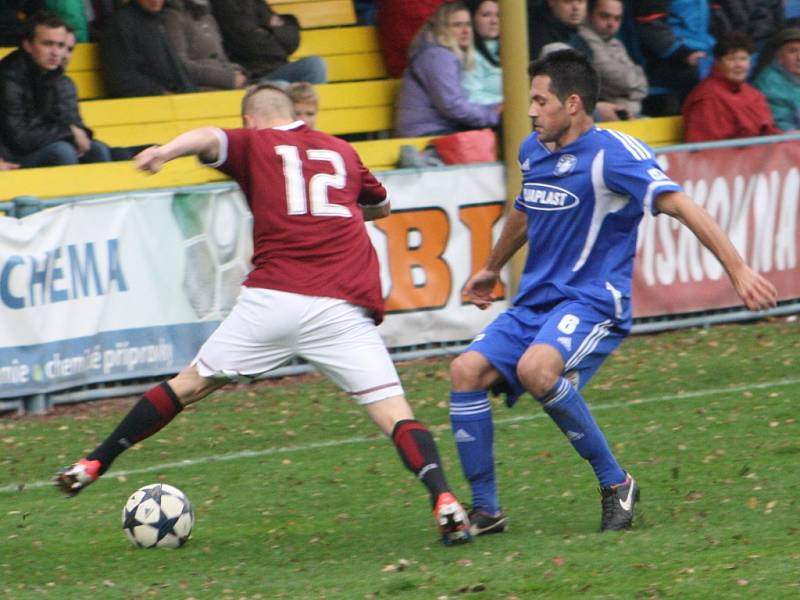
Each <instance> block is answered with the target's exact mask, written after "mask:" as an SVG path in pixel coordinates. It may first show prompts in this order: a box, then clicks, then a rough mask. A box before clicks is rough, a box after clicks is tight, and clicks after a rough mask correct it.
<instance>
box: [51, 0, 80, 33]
mask: <svg viewBox="0 0 800 600" xmlns="http://www.w3.org/2000/svg"><path fill="white" fill-rule="evenodd" d="M47 9H48V10H50V11H51V12H53V13H55V14H57V15H58V16H59V17H61V19H62V20H63V21H64V23H66V24H67V27H69V28H70V29H71V30H72V31H73V32H74V33H75V38H76V39H77V40H78V41H79V42H88V41H89V22H88V21H87V19H86V4H85V2H84V0H47Z"/></svg>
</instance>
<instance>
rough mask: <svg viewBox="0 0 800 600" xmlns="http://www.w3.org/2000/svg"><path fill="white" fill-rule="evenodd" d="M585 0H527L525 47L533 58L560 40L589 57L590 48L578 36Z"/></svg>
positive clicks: (584, 13) (583, 19) (585, 6)
mask: <svg viewBox="0 0 800 600" xmlns="http://www.w3.org/2000/svg"><path fill="white" fill-rule="evenodd" d="M586 8H587V0H547V1H546V2H545V1H544V0H528V50H529V53H530V59H531V60H536V59H537V58H539V54H540V53H541V51H542V48H544V47H545V46H547V45H548V44H552V43H555V42H562V43H564V44H567V45H568V46H570V47H571V48H574V49H575V50H577V51H579V52H582V53H583V54H585V55H586V56H588V57H591V55H592V51H591V49H590V48H589V45H588V44H587V43H586V42H585V41H584V39H583V38H582V37H581V36H580V35H578V26H579V25H580V24H581V23H583V22H584V21H585V20H586Z"/></svg>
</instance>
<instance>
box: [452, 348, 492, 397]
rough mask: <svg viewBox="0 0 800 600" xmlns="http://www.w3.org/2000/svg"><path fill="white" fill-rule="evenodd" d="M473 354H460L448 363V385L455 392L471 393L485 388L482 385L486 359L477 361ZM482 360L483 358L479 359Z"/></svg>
mask: <svg viewBox="0 0 800 600" xmlns="http://www.w3.org/2000/svg"><path fill="white" fill-rule="evenodd" d="M474 355H475V353H474V352H465V353H464V354H460V355H459V356H457V357H456V358H455V360H453V362H452V363H450V385H451V387H452V388H453V390H455V391H459V392H461V391H473V390H482V389H485V388H486V385H485V384H484V383H483V379H484V371H485V368H484V364H483V363H485V362H486V359H483V360H479V359H478V357H476V356H474ZM480 358H483V357H480Z"/></svg>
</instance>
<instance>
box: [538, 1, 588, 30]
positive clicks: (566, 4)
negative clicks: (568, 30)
mask: <svg viewBox="0 0 800 600" xmlns="http://www.w3.org/2000/svg"><path fill="white" fill-rule="evenodd" d="M547 2H548V4H549V5H550V10H551V11H552V12H553V16H554V17H555V18H556V19H558V20H559V21H561V22H562V23H564V25H569V26H570V27H577V26H578V25H580V24H581V23H583V21H584V20H585V19H586V0H547Z"/></svg>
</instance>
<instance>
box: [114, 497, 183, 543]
mask: <svg viewBox="0 0 800 600" xmlns="http://www.w3.org/2000/svg"><path fill="white" fill-rule="evenodd" d="M193 525H194V512H193V511H192V504H191V502H189V498H187V497H186V494H184V493H183V492H182V491H180V490H179V489H178V488H176V487H173V486H171V485H167V484H165V483H153V484H150V485H146V486H144V487H141V488H139V489H138V490H136V491H135V492H134V493H133V494H132V495H131V497H130V498H128V501H127V502H126V503H125V508H123V509H122V528H123V529H124V530H125V535H127V536H128V540H130V542H131V544H133V545H134V546H136V547H137V548H179V547H181V546H183V544H184V543H186V540H187V539H189V535H191V533H192V526H193Z"/></svg>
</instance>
